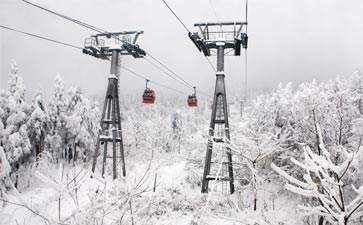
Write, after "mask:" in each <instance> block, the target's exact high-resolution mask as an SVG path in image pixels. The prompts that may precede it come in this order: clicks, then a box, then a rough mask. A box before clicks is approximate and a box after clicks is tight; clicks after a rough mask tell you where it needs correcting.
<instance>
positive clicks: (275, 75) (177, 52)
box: [0, 0, 363, 97]
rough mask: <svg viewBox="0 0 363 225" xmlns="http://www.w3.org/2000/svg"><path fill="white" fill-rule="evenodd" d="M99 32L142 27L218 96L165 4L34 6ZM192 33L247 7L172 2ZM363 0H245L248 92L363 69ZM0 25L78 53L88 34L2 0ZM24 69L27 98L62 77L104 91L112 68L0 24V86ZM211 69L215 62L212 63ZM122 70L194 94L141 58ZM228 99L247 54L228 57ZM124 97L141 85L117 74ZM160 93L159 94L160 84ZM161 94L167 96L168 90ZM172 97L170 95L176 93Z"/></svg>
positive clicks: (126, 1)
mask: <svg viewBox="0 0 363 225" xmlns="http://www.w3.org/2000/svg"><path fill="white" fill-rule="evenodd" d="M33 2H35V3H37V4H40V5H42V6H44V7H47V8H50V9H52V10H55V11H57V12H60V13H63V14H65V15H67V16H70V17H73V18H75V19H78V20H81V21H84V22H86V23H90V24H92V25H94V26H97V27H100V28H103V29H106V30H109V31H123V30H135V29H141V30H144V31H145V33H144V34H143V35H141V36H140V38H139V44H140V46H141V47H142V48H144V49H145V50H146V51H149V52H151V54H153V55H154V56H156V57H157V58H158V59H160V60H161V61H162V62H163V63H165V64H166V65H167V66H169V67H170V68H171V69H172V70H174V71H175V72H176V73H178V74H179V75H180V76H183V77H184V79H185V80H187V81H188V82H190V83H192V84H195V85H196V86H197V87H198V88H200V89H203V90H204V91H206V92H208V93H210V94H211V93H212V91H213V86H214V82H215V74H214V71H213V70H212V69H211V67H210V66H209V65H208V63H207V61H206V59H205V58H204V56H203V55H202V53H200V52H199V51H197V49H196V47H195V46H194V45H193V43H192V42H191V41H190V40H189V38H188V36H187V33H186V31H185V30H184V28H183V27H182V26H181V25H180V24H179V22H178V21H177V20H176V18H175V17H174V16H173V15H172V14H171V12H170V11H169V10H168V9H167V8H166V6H165V5H164V4H163V3H162V1H161V0H33ZM167 2H168V3H169V4H170V6H171V7H172V8H173V9H174V10H175V12H176V13H177V15H178V16H179V17H180V18H181V19H182V20H183V22H184V23H185V24H186V25H187V26H188V28H189V29H190V30H192V31H193V30H196V29H195V28H194V27H193V24H194V23H195V22H205V21H215V20H216V16H215V14H214V13H213V10H212V7H211V4H212V5H213V6H214V8H215V9H216V13H217V15H218V17H219V18H220V19H221V20H227V21H229V20H244V18H245V1H244V0H243V1H239V0H168V1H167ZM362 10H363V1H362V0H345V1H341V0H318V1H317V0H294V1H292V0H273V1H271V0H249V13H248V20H249V21H248V22H249V26H248V35H249V49H248V88H249V89H251V90H264V89H265V90H266V89H271V88H274V87H276V86H277V84H278V83H279V82H289V81H292V82H294V83H295V84H296V83H299V82H302V81H311V80H313V79H316V80H318V81H325V80H328V79H331V78H334V77H335V76H336V75H338V74H340V75H342V76H347V75H350V74H351V73H352V72H353V71H354V70H356V69H362V68H363V61H362V59H363V21H362ZM0 24H2V25H5V26H9V27H12V28H15V29H20V30H24V31H27V32H30V33H34V34H38V35H42V36H46V37H50V38H54V39H57V40H60V41H64V42H67V43H71V44H74V45H77V46H80V47H82V46H83V41H84V38H87V37H89V36H90V35H91V34H93V32H92V31H90V30H88V29H86V28H83V27H81V26H78V25H76V24H74V23H71V22H69V21H66V20H64V19H61V18H59V17H57V16H54V15H51V14H49V13H46V12H44V11H42V10H39V9H37V8H34V7H32V6H29V5H27V4H25V3H23V2H21V1H20V0H0ZM13 59H14V60H16V61H17V63H18V65H19V67H20V74H21V75H22V76H23V77H24V80H25V82H26V85H27V90H28V93H27V95H28V97H29V96H32V95H33V94H34V91H35V89H37V88H42V89H43V90H44V92H45V94H46V96H49V95H50V94H51V92H52V87H53V80H54V77H55V75H56V74H57V73H59V74H60V75H61V76H62V78H63V81H64V83H65V86H66V87H69V86H78V87H81V88H82V89H83V90H84V91H85V92H86V93H87V94H90V95H94V96H96V95H102V96H103V95H104V92H105V89H106V84H107V75H108V74H109V62H106V61H102V60H98V59H95V58H93V57H90V56H87V55H84V54H82V53H81V51H78V50H76V49H73V48H68V47H65V46H61V45H57V44H54V43H48V42H46V41H42V40H38V39H36V38H31V37H28V36H24V35H21V34H17V33H14V32H12V31H7V30H4V29H1V28H0V89H2V88H5V87H6V85H7V76H8V72H9V68H10V65H11V61H12V60H13ZM211 61H212V62H213V63H214V64H215V57H211ZM123 65H124V66H127V67H128V68H130V69H133V70H135V71H136V72H139V73H140V74H143V75H145V76H147V77H149V78H150V79H151V80H155V81H157V82H160V83H163V84H166V85H168V86H170V87H173V88H176V89H179V90H182V91H185V92H187V93H189V92H191V90H190V89H186V88H185V87H184V86H182V85H180V84H178V83H177V82H175V81H174V80H172V79H170V78H168V77H167V76H166V75H165V74H163V73H161V72H160V71H159V70H157V69H155V68H154V67H152V66H151V65H150V64H148V63H147V62H146V61H145V60H142V59H134V58H132V57H131V56H128V57H123ZM225 72H226V83H227V88H228V91H229V92H230V93H229V94H230V95H233V94H235V93H240V92H241V91H242V90H241V88H242V85H243V81H244V54H243V53H242V56H240V57H227V58H226V60H225ZM121 78H122V85H121V87H122V91H123V93H137V94H140V93H141V92H142V89H143V88H144V85H145V83H144V81H143V80H141V79H140V78H137V77H134V76H133V75H130V74H129V73H128V72H126V71H122V72H121ZM153 88H155V89H156V90H161V89H162V88H159V87H156V86H154V87H153ZM165 93H169V92H168V91H165ZM170 93H172V92H170Z"/></svg>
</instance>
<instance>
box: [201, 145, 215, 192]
mask: <svg viewBox="0 0 363 225" xmlns="http://www.w3.org/2000/svg"><path fill="white" fill-rule="evenodd" d="M212 149H213V141H212V140H211V139H209V140H208V145H207V153H206V156H205V163H204V173H203V181H202V193H208V186H209V182H208V180H207V176H208V175H209V173H210V163H211V159H212Z"/></svg>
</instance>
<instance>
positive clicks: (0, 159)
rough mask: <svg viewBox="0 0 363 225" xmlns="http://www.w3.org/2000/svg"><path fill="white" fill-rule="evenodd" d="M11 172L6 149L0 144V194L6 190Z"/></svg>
mask: <svg viewBox="0 0 363 225" xmlns="http://www.w3.org/2000/svg"><path fill="white" fill-rule="evenodd" d="M10 172H11V167H10V164H9V162H8V160H7V158H6V155H5V152H4V149H3V148H2V147H1V146H0V196H2V193H4V192H5V191H6V190H5V189H6V179H9V174H10Z"/></svg>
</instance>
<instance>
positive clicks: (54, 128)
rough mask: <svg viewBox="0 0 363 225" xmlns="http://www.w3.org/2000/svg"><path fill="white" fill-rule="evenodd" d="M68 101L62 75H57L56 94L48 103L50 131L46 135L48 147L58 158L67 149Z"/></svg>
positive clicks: (55, 82) (55, 80) (55, 81)
mask: <svg viewBox="0 0 363 225" xmlns="http://www.w3.org/2000/svg"><path fill="white" fill-rule="evenodd" d="M66 102H67V97H66V95H65V92H64V86H63V82H62V79H61V77H60V76H59V75H57V76H56V77H55V79H54V94H53V97H52V99H51V102H50V103H49V105H48V115H49V120H50V126H49V130H50V132H49V135H47V137H46V143H47V144H46V145H47V149H48V150H49V151H50V152H51V153H52V155H53V157H55V158H56V159H57V160H58V159H59V158H60V157H63V156H64V154H63V151H62V150H63V149H65V144H63V143H64V141H66V140H67V137H66V136H65V135H64V134H65V121H64V119H65V115H66V114H65V113H66V104H67V103H66ZM62 139H63V140H62Z"/></svg>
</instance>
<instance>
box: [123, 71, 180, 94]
mask: <svg viewBox="0 0 363 225" xmlns="http://www.w3.org/2000/svg"><path fill="white" fill-rule="evenodd" d="M121 68H122V69H124V70H126V71H128V72H130V73H131V74H133V75H135V76H137V77H139V78H142V79H144V80H148V81H149V82H150V83H153V84H156V85H158V86H160V87H163V88H166V89H169V90H172V91H175V92H178V93H180V94H183V95H187V94H186V93H185V92H183V91H180V90H177V89H174V88H171V87H168V86H166V85H164V84H161V83H159V82H156V81H153V80H150V79H149V78H146V77H145V76H143V75H141V74H139V73H136V72H135V71H132V70H130V69H129V68H126V67H124V66H121Z"/></svg>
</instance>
